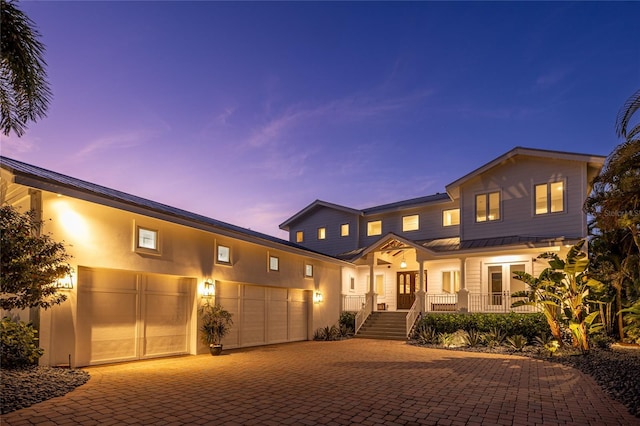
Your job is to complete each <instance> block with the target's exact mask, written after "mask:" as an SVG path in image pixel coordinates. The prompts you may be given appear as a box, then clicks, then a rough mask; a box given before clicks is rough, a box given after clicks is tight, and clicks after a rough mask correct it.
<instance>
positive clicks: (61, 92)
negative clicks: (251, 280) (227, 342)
mask: <svg viewBox="0 0 640 426" xmlns="http://www.w3.org/2000/svg"><path fill="white" fill-rule="evenodd" d="M19 5H20V7H21V8H22V10H23V11H24V12H25V13H27V14H28V15H29V16H30V17H31V18H32V19H33V20H34V21H35V22H36V24H37V26H38V28H39V30H40V32H41V33H42V41H43V42H44V43H45V44H46V46H47V52H46V61H47V63H48V73H49V81H50V84H51V86H52V89H53V92H54V99H53V102H52V103H51V106H50V109H49V112H48V116H47V117H46V118H45V119H43V120H41V121H39V122H38V123H36V124H31V125H30V128H29V130H28V131H27V133H26V134H25V135H24V136H23V137H22V138H17V137H15V136H14V135H11V136H10V137H8V138H7V137H5V136H2V155H5V156H8V157H11V158H14V159H17V160H21V161H25V162H27V163H30V164H34V165H37V166H40V167H44V168H47V169H50V170H54V171H57V172H60V173H64V174H67V175H70V176H73V177H76V178H80V179H84V180H88V181H90V182H93V183H97V184H101V185H105V186H107V187H110V188H114V189H118V190H121V191H124V192H127V193H131V194H134V195H138V196H141V197H144V198H149V199H152V200H154V201H158V202H162V203H165V204H169V205H172V206H175V207H179V208H183V209H185V210H189V211H192V212H195V213H200V214H204V215H206V216H209V217H213V218H215V219H218V220H222V221H226V222H230V223H233V224H235V225H239V226H243V227H246V228H251V229H253V230H256V231H260V232H264V233H267V234H271V235H275V236H279V237H283V238H286V234H285V233H283V232H282V231H280V230H279V229H278V224H280V223H281V222H283V221H284V220H286V219H288V218H289V217H290V216H292V215H293V214H295V213H296V212H298V211H299V210H300V209H302V208H304V207H305V206H307V205H308V204H309V203H310V202H312V201H314V200H315V199H322V200H325V201H329V202H333V203H337V204H342V205H345V206H349V207H353V208H366V207H371V206H374V205H379V204H384V203H388V202H394V201H399V200H403V199H408V198H413V197H420V196H423V195H429V194H434V193H436V192H444V187H445V185H447V184H448V183H450V182H452V181H454V180H456V179H457V178H459V177H461V176H463V175H464V174H466V173H468V172H470V171H472V170H473V169H475V168H477V167H479V166H481V165H482V164H484V163H486V162H487V161H490V160H492V159H493V158H495V157H497V156H499V155H501V154H503V153H505V152H506V151H508V150H510V149H511V148H513V147H515V146H526V147H532V148H543V149H557V150H563V151H574V152H585V153H593V154H601V155H608V154H609V153H610V152H611V150H612V149H613V148H614V147H615V146H616V145H617V144H618V143H619V140H618V139H617V138H616V136H615V132H614V123H615V117H616V114H617V112H618V109H619V108H620V107H621V106H622V104H623V103H624V101H625V100H626V99H627V98H628V97H629V96H630V95H631V94H632V93H633V92H635V91H636V90H637V89H638V88H639V87H640V36H638V31H637V28H638V22H639V21H640V3H639V2H615V3H601V2H585V3H582V2H572V3H556V2H553V3H551V2H544V3H537V2H518V3H512V2H497V3H494V2H486V3H485V2H479V3H461V2H410V3H409V2H399V3H384V2H357V3H351V2H330V3H309V2H291V3H289V2H273V3H271V2H260V3H248V2H235V3H230V2H207V1H200V2H167V1H163V2H151V1H148V2H147V1H138V2H127V1H122V2H115V1H114V2H90V1H85V2H27V1H23V2H21V3H19Z"/></svg>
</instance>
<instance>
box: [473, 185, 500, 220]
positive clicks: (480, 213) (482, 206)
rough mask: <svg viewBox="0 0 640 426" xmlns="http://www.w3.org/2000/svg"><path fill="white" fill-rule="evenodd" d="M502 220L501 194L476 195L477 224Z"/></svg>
mask: <svg viewBox="0 0 640 426" xmlns="http://www.w3.org/2000/svg"><path fill="white" fill-rule="evenodd" d="M492 220H500V192H489V193H486V194H478V195H476V222H487V221H492Z"/></svg>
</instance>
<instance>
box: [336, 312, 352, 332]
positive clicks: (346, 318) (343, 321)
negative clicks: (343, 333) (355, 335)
mask: <svg viewBox="0 0 640 426" xmlns="http://www.w3.org/2000/svg"><path fill="white" fill-rule="evenodd" d="M338 324H339V325H340V327H342V326H343V325H344V326H345V327H347V328H350V329H351V330H355V329H356V313H355V312H348V311H345V312H342V313H341V314H340V319H339V320H338Z"/></svg>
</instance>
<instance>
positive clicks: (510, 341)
mask: <svg viewBox="0 0 640 426" xmlns="http://www.w3.org/2000/svg"><path fill="white" fill-rule="evenodd" d="M527 343H528V342H527V338H526V337H524V336H523V335H522V334H516V335H515V336H509V337H507V338H506V339H505V344H506V345H507V346H508V347H509V348H511V349H513V350H514V351H518V352H522V350H523V349H524V347H525V346H527Z"/></svg>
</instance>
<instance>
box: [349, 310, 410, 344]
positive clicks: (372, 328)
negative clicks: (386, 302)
mask: <svg viewBox="0 0 640 426" xmlns="http://www.w3.org/2000/svg"><path fill="white" fill-rule="evenodd" d="M406 317H407V314H406V312H373V313H371V315H369V318H367V320H366V321H365V323H364V324H363V325H362V327H361V328H360V330H358V334H356V336H355V337H357V338H361V339H381V340H406V338H407V336H406V334H405V333H406Z"/></svg>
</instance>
